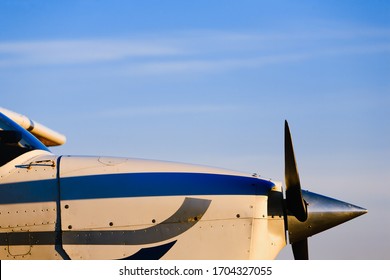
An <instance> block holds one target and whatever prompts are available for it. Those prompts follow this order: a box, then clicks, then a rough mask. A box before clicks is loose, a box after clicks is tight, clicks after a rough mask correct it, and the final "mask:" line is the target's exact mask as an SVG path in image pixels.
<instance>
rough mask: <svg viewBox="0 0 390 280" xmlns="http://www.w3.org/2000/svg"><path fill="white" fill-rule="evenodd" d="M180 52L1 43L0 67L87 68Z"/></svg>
mask: <svg viewBox="0 0 390 280" xmlns="http://www.w3.org/2000/svg"><path fill="white" fill-rule="evenodd" d="M178 54H181V50H179V49H178V48H177V47H175V46H173V45H167V44H164V43H162V42H160V43H157V44H156V43H153V42H152V41H137V40H134V41H132V40H55V41H33V42H7V43H0V66H21V65H27V66H28V65H52V64H85V63H99V62H108V61H120V60H124V59H129V58H140V57H155V56H171V55H178Z"/></svg>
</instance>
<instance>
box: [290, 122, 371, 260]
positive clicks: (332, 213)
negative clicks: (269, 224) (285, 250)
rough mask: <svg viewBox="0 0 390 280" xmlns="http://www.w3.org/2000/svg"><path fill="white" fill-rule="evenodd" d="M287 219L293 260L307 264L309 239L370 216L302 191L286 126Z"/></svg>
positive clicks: (359, 209) (326, 198)
mask: <svg viewBox="0 0 390 280" xmlns="http://www.w3.org/2000/svg"><path fill="white" fill-rule="evenodd" d="M284 135H285V136H284V146H285V148H284V149H285V150H284V157H285V184H286V200H285V201H286V203H285V208H286V211H285V212H286V215H287V223H286V224H287V229H288V234H289V241H290V243H291V246H292V250H293V254H294V259H296V260H308V259H309V250H308V237H310V236H312V235H314V234H317V233H319V232H322V231H324V230H327V229H329V228H332V227H334V226H337V225H339V224H342V223H344V222H346V221H348V220H351V219H353V218H356V217H358V216H360V215H363V214H365V213H367V210H366V209H364V208H361V207H359V206H355V205H352V204H350V203H346V202H343V201H340V200H336V199H333V198H330V197H326V196H323V195H320V194H316V193H312V192H309V191H302V189H301V183H300V180H299V174H298V168H297V164H296V161H295V155H294V148H293V143H292V139H291V133H290V128H289V126H288V123H287V121H285V125H284Z"/></svg>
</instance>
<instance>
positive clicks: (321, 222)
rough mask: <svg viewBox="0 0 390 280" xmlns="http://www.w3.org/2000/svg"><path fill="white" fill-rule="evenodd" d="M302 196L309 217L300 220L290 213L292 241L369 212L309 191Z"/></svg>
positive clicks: (290, 237) (290, 236)
mask: <svg viewBox="0 0 390 280" xmlns="http://www.w3.org/2000/svg"><path fill="white" fill-rule="evenodd" d="M302 196H303V198H304V200H305V201H306V202H307V210H308V211H307V212H308V218H307V220H306V221H304V222H300V221H299V220H298V219H297V218H296V217H294V216H292V215H289V214H288V216H287V223H288V234H289V240H290V243H295V242H299V241H302V240H304V239H306V238H308V237H310V236H312V235H315V234H317V233H320V232H322V231H325V230H327V229H330V228H332V227H334V226H337V225H339V224H342V223H344V222H347V221H349V220H352V219H353V218H356V217H358V216H360V215H363V214H365V213H367V210H366V209H364V208H361V207H359V206H355V205H352V204H350V203H346V202H343V201H340V200H336V199H333V198H330V197H327V196H323V195H320V194H316V193H312V192H309V191H302Z"/></svg>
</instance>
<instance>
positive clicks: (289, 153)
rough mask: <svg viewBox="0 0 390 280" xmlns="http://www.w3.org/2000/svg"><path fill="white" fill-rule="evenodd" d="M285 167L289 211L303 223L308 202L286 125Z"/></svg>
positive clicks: (286, 125) (285, 125)
mask: <svg viewBox="0 0 390 280" xmlns="http://www.w3.org/2000/svg"><path fill="white" fill-rule="evenodd" d="M284 164H285V165H284V167H285V169H284V170H285V182H286V204H287V209H288V210H289V211H290V212H291V213H292V214H293V215H294V216H295V217H296V218H297V219H298V220H299V221H301V222H304V221H306V220H307V207H306V202H305V201H304V200H303V197H302V191H301V183H300V181H299V175H298V169H297V164H296V161H295V155H294V148H293V143H292V139H291V133H290V128H289V127H288V123H287V121H285V123H284Z"/></svg>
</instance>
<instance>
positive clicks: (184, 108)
mask: <svg viewBox="0 0 390 280" xmlns="http://www.w3.org/2000/svg"><path fill="white" fill-rule="evenodd" d="M240 110H241V109H240V108H239V107H237V106H233V105H223V104H218V105H213V104H199V105H185V104H183V105H178V104H176V105H159V106H137V107H126V108H114V109H107V110H104V111H100V112H99V113H97V115H95V116H94V118H96V117H102V118H124V117H136V116H137V117H138V116H153V117H156V116H163V115H194V114H195V115H196V114H215V113H226V112H237V111H240Z"/></svg>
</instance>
